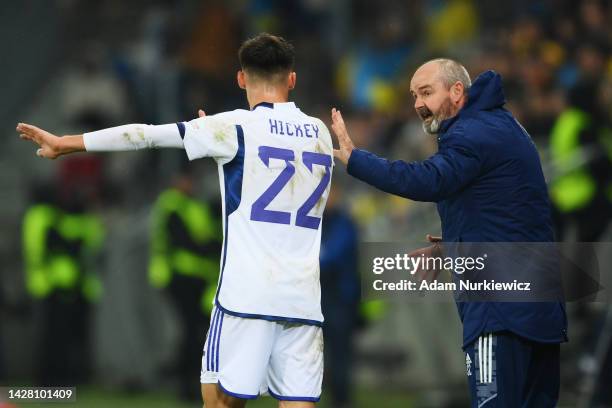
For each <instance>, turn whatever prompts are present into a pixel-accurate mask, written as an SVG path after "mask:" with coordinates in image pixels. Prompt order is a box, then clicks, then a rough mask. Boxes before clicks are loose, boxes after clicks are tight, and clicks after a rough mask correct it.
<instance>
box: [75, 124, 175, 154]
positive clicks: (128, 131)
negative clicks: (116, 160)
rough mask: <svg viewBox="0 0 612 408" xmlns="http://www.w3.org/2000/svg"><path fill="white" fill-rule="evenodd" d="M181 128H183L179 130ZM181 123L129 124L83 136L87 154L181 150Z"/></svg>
mask: <svg viewBox="0 0 612 408" xmlns="http://www.w3.org/2000/svg"><path fill="white" fill-rule="evenodd" d="M181 126H183V128H182V130H181ZM184 134H185V131H184V125H183V123H179V124H176V123H171V124H166V125H144V124H130V125H122V126H116V127H112V128H108V129H102V130H98V131H95V132H89V133H85V134H83V145H84V148H85V150H86V151H88V152H118V151H130V150H142V149H157V148H177V149H183V148H184V145H183V136H184Z"/></svg>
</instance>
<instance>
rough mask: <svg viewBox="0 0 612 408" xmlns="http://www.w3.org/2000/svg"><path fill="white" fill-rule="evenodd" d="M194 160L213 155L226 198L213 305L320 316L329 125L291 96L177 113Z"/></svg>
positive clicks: (242, 312)
mask: <svg viewBox="0 0 612 408" xmlns="http://www.w3.org/2000/svg"><path fill="white" fill-rule="evenodd" d="M178 127H179V129H180V132H181V134H182V136H183V137H184V139H183V143H184V148H185V150H186V152H187V156H188V157H189V159H190V160H194V159H198V158H201V157H213V158H214V159H215V160H216V161H217V164H218V169H219V181H220V185H221V195H222V202H223V228H224V238H223V252H222V254H221V273H220V277H219V284H218V288H217V296H216V299H215V303H216V305H217V306H218V307H219V308H221V309H222V310H223V311H224V312H226V313H228V314H231V315H236V316H241V317H254V318H260V319H266V320H289V321H296V322H302V323H307V324H317V325H320V324H321V322H322V321H323V315H322V313H321V306H320V300H321V299H320V298H321V291H320V284H319V250H320V246H321V218H322V216H323V210H324V208H325V203H326V201H327V196H328V194H329V188H330V183H331V174H332V170H333V166H334V163H333V147H332V141H331V137H330V134H329V130H328V129H327V127H326V126H325V125H324V124H323V122H322V121H321V120H319V119H317V118H314V117H311V116H308V115H306V114H304V113H302V111H300V110H299V109H298V108H297V107H296V106H295V104H294V103H292V102H288V103H275V104H270V103H262V104H259V105H257V106H256V107H255V108H254V109H253V110H251V111H248V110H242V109H239V110H235V111H231V112H224V113H220V114H217V115H213V116H207V117H204V118H198V119H195V120H192V121H190V122H184V123H179V124H178Z"/></svg>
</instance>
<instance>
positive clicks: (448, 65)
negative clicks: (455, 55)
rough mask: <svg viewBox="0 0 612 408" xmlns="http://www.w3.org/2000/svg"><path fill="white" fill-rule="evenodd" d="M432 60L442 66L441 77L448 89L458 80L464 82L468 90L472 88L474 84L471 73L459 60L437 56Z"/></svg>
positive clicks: (464, 87) (464, 86)
mask: <svg viewBox="0 0 612 408" xmlns="http://www.w3.org/2000/svg"><path fill="white" fill-rule="evenodd" d="M432 62H437V63H438V66H439V67H440V79H441V80H442V83H444V85H445V86H446V88H447V89H450V87H451V86H453V85H454V84H455V83H457V82H461V83H462V84H463V89H464V90H465V91H466V92H467V90H468V89H470V86H472V80H471V79H470V74H468V72H467V69H465V67H464V66H463V65H461V64H460V63H458V62H457V61H455V60H452V59H449V58H437V59H434V60H432Z"/></svg>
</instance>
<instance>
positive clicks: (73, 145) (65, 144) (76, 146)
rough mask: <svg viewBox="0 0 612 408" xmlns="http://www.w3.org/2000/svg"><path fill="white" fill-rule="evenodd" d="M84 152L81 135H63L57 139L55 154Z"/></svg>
mask: <svg viewBox="0 0 612 408" xmlns="http://www.w3.org/2000/svg"><path fill="white" fill-rule="evenodd" d="M84 151H85V144H84V142H83V135H65V136H62V137H59V138H58V146H57V152H58V153H59V154H60V155H63V154H68V153H75V152H84Z"/></svg>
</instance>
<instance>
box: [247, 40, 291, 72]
mask: <svg viewBox="0 0 612 408" xmlns="http://www.w3.org/2000/svg"><path fill="white" fill-rule="evenodd" d="M238 60H239V61H240V67H241V68H242V70H243V71H246V72H248V73H249V74H254V75H256V76H258V77H260V78H262V79H274V77H275V76H277V75H278V74H285V73H289V72H291V71H293V66H294V63H295V49H294V48H293V45H291V44H290V43H289V42H288V41H287V40H285V39H284V38H282V37H279V36H276V35H272V34H268V33H261V34H259V35H257V36H256V37H253V38H251V39H248V40H246V41H245V42H244V43H243V44H242V46H241V47H240V49H239V50H238Z"/></svg>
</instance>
